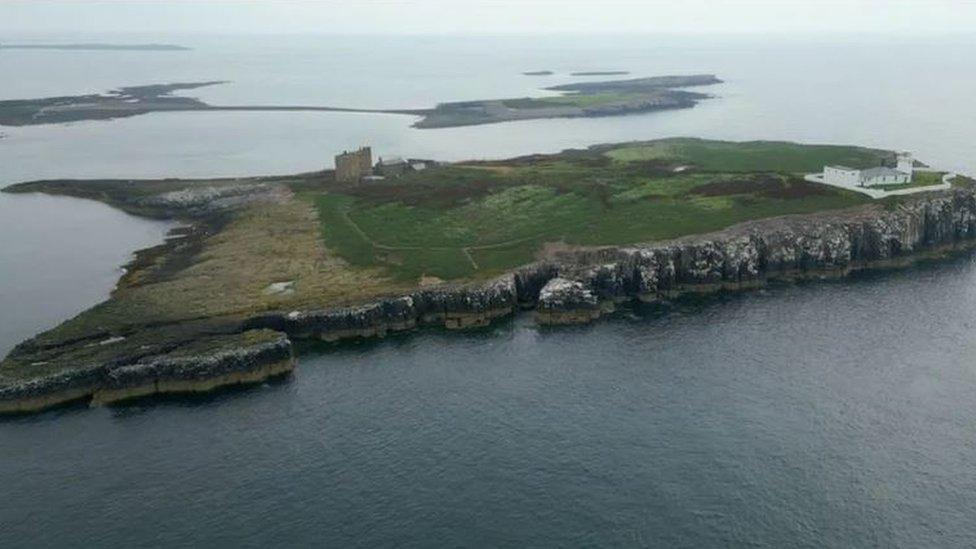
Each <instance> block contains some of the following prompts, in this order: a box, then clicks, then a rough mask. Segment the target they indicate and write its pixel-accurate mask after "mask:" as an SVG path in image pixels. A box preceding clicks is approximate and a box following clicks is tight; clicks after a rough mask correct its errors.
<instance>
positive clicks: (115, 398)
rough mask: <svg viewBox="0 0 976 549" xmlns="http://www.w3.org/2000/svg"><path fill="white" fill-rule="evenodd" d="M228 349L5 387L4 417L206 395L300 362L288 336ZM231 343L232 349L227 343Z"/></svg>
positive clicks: (245, 341)
mask: <svg viewBox="0 0 976 549" xmlns="http://www.w3.org/2000/svg"><path fill="white" fill-rule="evenodd" d="M241 335H242V337H241V338H235V340H234V341H231V342H224V343H225V344H224V345H223V348H221V346H217V348H216V349H213V350H200V351H199V352H189V353H171V354H164V355H155V356H148V357H145V358H142V359H139V360H137V361H135V362H132V363H122V364H118V363H113V362H108V363H101V364H98V363H96V364H89V365H85V366H81V367H79V368H77V369H75V370H70V371H67V372H62V373H58V374H54V375H49V376H45V377H41V378H34V379H29V380H24V381H20V382H16V383H9V384H5V385H2V386H0V414H18V413H30V412H37V411H41V410H45V409H47V408H52V407H55V406H59V405H63V404H67V403H71V402H75V401H85V400H87V401H89V402H90V403H91V405H93V406H96V405H105V404H112V403H115V402H119V401H123V400H129V399H133V398H137V397H143V396H148V395H154V394H179V393H201V392H207V391H211V390H213V389H216V388H218V387H224V386H229V385H241V384H247V383H255V382H260V381H264V380H265V379H268V378H270V377H274V376H278V375H283V374H286V373H288V372H291V371H292V370H293V369H294V367H295V359H294V354H293V351H292V345H291V341H290V340H289V339H288V338H287V337H285V336H284V334H280V333H273V332H267V331H264V332H252V333H247V332H245V333H244V334H241ZM227 343H230V345H227Z"/></svg>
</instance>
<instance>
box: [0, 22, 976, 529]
mask: <svg viewBox="0 0 976 549" xmlns="http://www.w3.org/2000/svg"><path fill="white" fill-rule="evenodd" d="M86 38H89V39H90V40H88V41H98V42H110V41H111V42H121V43H133V42H141V43H148V42H166V43H177V44H181V45H185V46H189V47H191V48H193V49H192V50H190V51H176V52H146V51H55V50H0V75H2V79H0V99H24V98H35V97H43V96H57V95H75V94H82V93H95V92H103V91H106V90H110V89H114V88H117V87H120V86H130V85H142V84H153V83H167V82H186V81H204V80H222V81H227V82H226V83H225V84H220V85H215V86H212V87H207V88H201V89H198V90H192V91H188V92H185V93H186V94H187V95H192V96H196V97H200V98H201V99H203V100H205V101H208V102H210V103H213V104H221V105H245V104H272V105H273V104H281V105H285V104H310V105H316V104H321V105H331V106H342V107H362V108H423V107H430V106H432V105H434V104H436V103H438V102H444V101H458V100H467V99H485V98H499V97H525V96H536V95H544V94H547V93H551V92H546V91H544V90H541V88H544V87H546V86H551V85H556V84H562V83H567V82H573V81H583V80H599V79H606V78H607V77H599V76H593V77H573V76H571V75H570V73H571V72H578V71H601V70H626V71H630V73H631V75H630V76H632V77H640V76H653V75H662V74H687V73H699V72H705V73H714V74H716V75H717V76H718V77H719V78H721V79H722V80H723V81H724V83H722V84H720V85H716V86H711V87H709V88H708V89H707V90H706V91H708V92H709V93H711V94H713V95H714V97H713V98H711V99H708V100H706V101H703V102H702V103H700V104H699V105H698V106H697V107H695V108H693V109H685V110H676V111H667V112H659V113H649V114H644V115H637V116H627V117H608V118H598V119H575V120H534V121H524V122H510V123H503V124H495V125H487V126H472V127H463V128H450V129H423V130H421V129H414V128H411V127H410V125H411V123H413V122H414V121H415V118H413V117H410V116H404V115H380V114H352V113H325V112H316V113H301V112H273V113H260V112H207V113H156V114H149V115H145V116H140V117H133V118H128V119H120V120H114V121H91V122H76V123H71V124H61V125H51V126H33V127H21V128H13V127H0V134H2V137H0V185H6V184H12V183H16V182H20V181H26V180H35V179H45V178H99V177H103V178H133V179H134V178H148V177H169V176H172V177H210V176H237V175H253V174H287V173H295V172H302V171H310V170H318V169H323V168H328V167H331V166H332V157H333V155H334V154H335V153H336V152H337V151H340V150H343V149H350V148H355V147H358V146H361V145H364V144H368V145H370V146H372V147H373V150H374V154H378V155H380V156H383V155H390V156H392V155H396V156H405V157H419V158H434V159H440V160H461V159H483V158H484V159H487V158H505V157H509V156H514V155H522V154H528V153H544V152H556V151H559V150H562V149H566V148H578V147H586V146H589V145H594V144H598V143H607V142H619V141H628V140H643V139H654V138H660V137H670V136H695V137H705V138H715V139H731V140H760V139H761V140H769V139H782V140H792V141H800V142H805V143H841V144H860V145H867V146H873V147H881V148H886V149H896V150H908V151H911V152H913V153H914V154H915V156H916V157H917V158H919V159H921V160H923V161H925V162H927V163H929V164H930V165H932V166H935V167H938V168H941V169H946V170H951V171H956V172H960V173H968V174H976V145H974V143H976V114H974V110H973V107H972V98H973V97H976V76H974V73H973V71H972V59H974V58H976V38H973V36H972V35H968V36H929V37H922V36H907V37H906V36H883V35H859V36H839V35H831V36H812V35H811V36H795V35H773V36H676V35H580V36H572V35H538V36H527V35H526V36H523V35H507V36H476V37H471V36H331V35H254V36H233V35H176V36H173V35H170V36H161V35H152V36H150V35H144V36H119V37H113V38H111V39H106V37H84V36H78V35H70V36H69V35H58V36H23V37H4V40H5V41H10V42H14V41H21V42H26V41H36V42H78V41H86ZM532 70H551V71H554V73H555V74H554V75H551V76H526V75H523V74H522V72H524V71H532ZM611 78H616V77H611ZM173 227H174V224H173V223H167V222H160V221H150V220H146V219H141V218H137V217H133V216H130V215H128V214H124V213H122V212H119V211H117V210H114V209H112V208H110V207H108V206H106V205H103V204H100V203H97V202H92V201H86V200H79V199H72V198H63V197H49V196H42V195H9V194H0V355H2V354H4V353H6V352H8V351H9V350H10V349H11V348H12V347H13V346H14V345H15V344H16V343H17V342H19V341H21V340H23V339H25V338H28V337H30V336H31V335H33V334H35V333H37V332H39V331H41V330H44V329H47V328H50V327H53V326H56V325H57V324H58V323H60V322H62V321H64V320H66V319H68V318H70V317H72V316H73V315H75V314H78V313H79V312H81V311H82V310H84V309H86V308H88V307H90V306H92V305H94V304H96V303H98V302H99V301H101V300H103V299H105V298H106V297H107V296H108V294H109V292H110V291H111V290H112V288H113V285H114V284H115V281H116V280H117V279H118V277H119V275H120V274H121V271H120V269H121V266H122V265H123V264H125V263H126V261H128V259H129V258H130V257H131V254H132V252H133V251H134V250H137V249H140V248H144V247H147V246H151V245H154V244H157V243H159V242H161V241H162V239H163V238H164V236H165V234H166V232H167V231H168V230H169V229H171V228H173ZM0 495H2V497H0V547H11V548H13V547H31V548H34V547H73V546H79V545H86V546H92V547H201V546H204V547H249V546H253V547H267V546H283V547H308V546H319V547H394V546H395V547H444V546H449V547H548V546H561V547H580V546H584V547H607V546H612V547H906V548H915V547H972V546H976V262H974V260H973V257H972V256H968V255H967V256H961V257H957V258H954V259H951V260H948V261H940V262H930V263H923V264H920V265H917V266H915V267H912V268H909V269H906V270H900V271H892V272H873V273H868V274H862V275H859V276H855V277H853V278H852V279H849V280H844V281H832V282H817V283H804V284H791V285H775V286H773V287H770V288H767V289H765V290H762V291H754V292H749V293H743V294H736V295H722V296H717V297H710V298H707V299H696V300H680V301H677V302H675V303H672V304H670V305H668V306H664V307H653V308H649V307H633V308H625V309H624V310H623V311H621V312H619V313H617V314H615V315H613V316H611V317H610V318H608V319H606V320H601V321H599V322H597V323H595V324H593V325H590V326H584V327H572V328H560V329H544V328H540V327H537V326H536V325H535V324H534V322H533V321H532V318H531V317H530V316H528V315H519V316H516V317H515V318H512V319H508V320H504V321H501V322H498V323H496V324H494V325H492V326H491V327H490V328H487V329H484V330H479V331H474V332H467V333H453V332H445V331H442V330H436V329H426V330H420V331H417V332H413V333H409V334H402V335H397V336H395V337H388V338H385V339H382V340H372V341H362V342H357V343H348V344H342V345H330V346H321V345H320V346H310V345H303V346H302V347H301V348H300V355H299V367H298V369H297V371H296V372H295V374H294V375H293V376H291V377H288V378H285V379H282V380H278V381H274V382H271V383H266V384H263V385H259V386H254V387H250V388H247V389H238V390H227V391H221V392H219V393H217V394H214V395H207V396H203V397H194V398H166V399H156V400H151V401H142V402H138V403H136V404H132V405H127V406H120V407H113V408H98V409H88V408H86V407H84V406H79V407H68V408H63V409H59V410H54V411H50V412H46V413H43V414H39V415H34V416H27V417H17V418H12V419H3V420H0Z"/></svg>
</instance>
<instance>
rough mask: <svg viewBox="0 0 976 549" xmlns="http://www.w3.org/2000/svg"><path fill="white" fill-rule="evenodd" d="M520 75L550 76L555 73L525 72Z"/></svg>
mask: <svg viewBox="0 0 976 549" xmlns="http://www.w3.org/2000/svg"><path fill="white" fill-rule="evenodd" d="M522 74H523V75H524V76H552V75H553V74H555V73H554V72H552V71H525V72H523V73H522Z"/></svg>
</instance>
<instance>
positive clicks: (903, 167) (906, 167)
mask: <svg viewBox="0 0 976 549" xmlns="http://www.w3.org/2000/svg"><path fill="white" fill-rule="evenodd" d="M896 158H897V160H898V166H897V168H895V169H897V170H898V171H900V172H902V173H907V174H908V180H909V181H911V180H912V172H914V171H915V159H914V158H912V153H910V152H900V153H898V155H897V156H896Z"/></svg>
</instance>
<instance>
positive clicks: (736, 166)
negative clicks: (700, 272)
mask: <svg viewBox="0 0 976 549" xmlns="http://www.w3.org/2000/svg"><path fill="white" fill-rule="evenodd" d="M885 154H886V153H883V152H881V151H873V150H869V149H861V148H856V147H841V146H804V145H796V144H791V143H775V142H754V143H727V142H713V141H701V140H695V139H673V140H666V141H659V142H651V143H645V144H627V145H622V146H608V147H596V148H594V149H591V150H588V151H573V152H570V153H564V154H562V155H553V156H543V157H531V158H524V159H513V160H511V161H503V162H490V163H471V164H467V165H454V166H448V167H441V168H436V169H433V170H428V171H425V172H418V173H413V174H410V175H408V176H406V177H404V178H401V179H398V180H388V181H384V182H376V183H369V184H366V185H363V186H360V187H357V188H347V189H343V190H335V191H332V192H329V193H326V194H308V195H306V196H305V198H306V199H307V200H310V201H312V202H313V203H314V204H315V205H316V207H317V208H318V210H319V215H320V220H321V223H322V233H323V237H324V239H325V242H326V245H327V246H328V247H329V248H330V249H332V250H334V251H335V252H336V253H338V254H339V255H340V256H341V257H343V258H344V259H346V260H348V261H349V262H350V263H352V264H354V265H358V266H363V267H368V266H378V265H382V266H385V267H386V268H387V269H388V271H389V272H390V273H392V274H393V276H394V277H395V278H397V279H400V280H416V279H417V277H419V276H422V275H427V276H436V277H439V278H444V279H454V278H463V277H478V276H488V275H491V274H496V273H498V272H501V271H504V270H506V269H509V268H512V267H515V266H517V265H519V264H523V263H527V262H530V261H532V259H533V257H534V255H535V254H536V252H537V251H538V250H539V249H540V247H541V246H542V245H543V244H544V243H545V242H555V241H561V242H566V243H568V244H579V245H603V244H630V243H636V242H644V241H652V240H659V239H665V238H671V237H676V236H681V235H686V234H693V233H701V232H707V231H712V230H716V229H721V228H723V227H726V226H729V225H731V224H734V223H737V222H740V221H745V220H749V219H756V218H762V217H770V216H775V215H782V214H790V213H808V212H813V211H819V210H826V209H836V208H844V207H849V206H853V205H857V204H861V203H864V202H865V201H866V199H865V198H864V197H861V196H859V195H856V194H854V193H848V192H844V191H840V190H836V189H831V188H827V187H823V186H818V185H813V184H809V183H805V182H803V181H802V180H801V179H800V178H799V177H798V176H797V174H799V173H802V172H807V171H815V170H818V169H820V168H821V167H822V166H823V165H824V164H826V163H844V164H849V165H857V166H873V165H878V164H879V163H880V162H881V159H882V157H883V156H885ZM679 166H683V167H684V168H679ZM676 168H678V169H679V170H681V171H677V172H676V171H675V169H676Z"/></svg>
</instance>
